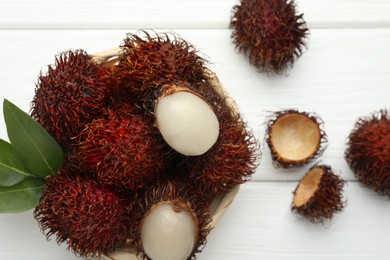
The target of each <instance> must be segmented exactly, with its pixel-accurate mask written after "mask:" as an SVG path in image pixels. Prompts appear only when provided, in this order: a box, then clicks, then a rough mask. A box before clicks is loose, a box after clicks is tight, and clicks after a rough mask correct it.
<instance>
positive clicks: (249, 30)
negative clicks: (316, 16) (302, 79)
mask: <svg viewBox="0 0 390 260" xmlns="http://www.w3.org/2000/svg"><path fill="white" fill-rule="evenodd" d="M230 28H231V29H232V30H233V32H232V36H231V37H232V39H233V43H234V44H235V46H236V48H237V49H238V50H239V51H240V52H243V53H244V54H245V55H246V56H247V57H248V58H249V61H250V63H251V64H253V65H254V66H255V67H257V68H258V69H259V70H260V71H262V72H275V73H276V74H281V73H282V72H284V71H285V70H286V69H287V68H289V67H292V65H293V63H294V61H295V60H296V59H297V58H298V57H300V56H301V55H302V48H303V47H304V46H305V38H306V37H307V34H308V29H307V28H306V23H305V21H304V20H303V14H297V12H296V7H295V3H294V1H293V0H241V1H240V4H239V5H236V6H234V7H233V9H232V17H231V22H230Z"/></svg>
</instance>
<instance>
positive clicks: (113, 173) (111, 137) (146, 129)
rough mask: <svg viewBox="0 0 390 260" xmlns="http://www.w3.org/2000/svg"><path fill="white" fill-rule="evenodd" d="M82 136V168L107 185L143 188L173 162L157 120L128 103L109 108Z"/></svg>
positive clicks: (80, 138)
mask: <svg viewBox="0 0 390 260" xmlns="http://www.w3.org/2000/svg"><path fill="white" fill-rule="evenodd" d="M130 107H131V106H130ZM78 139H79V144H78V146H79V147H78V158H79V160H80V161H81V164H82V168H84V169H85V170H86V171H89V172H94V173H95V174H96V176H97V178H98V179H99V181H101V182H102V183H104V184H106V185H116V186H123V187H126V188H127V189H130V190H138V189H142V188H145V187H147V186H148V185H150V183H153V182H155V181H157V180H158V179H159V177H160V175H161V173H162V171H163V170H164V169H165V168H166V167H167V165H168V164H169V158H167V157H169V156H168V153H167V152H166V151H167V145H166V144H165V142H164V140H163V139H162V137H161V135H160V133H159V132H158V130H157V129H156V128H155V127H154V126H153V122H152V121H151V120H150V119H149V118H148V117H145V116H143V115H140V114H136V113H133V110H132V109H131V108H127V107H126V106H124V107H123V109H121V110H116V111H112V110H111V109H108V110H107V113H106V114H105V115H104V116H103V117H101V118H99V119H95V120H93V121H92V122H91V123H89V124H88V125H87V126H86V127H85V129H84V130H83V131H82V132H81V134H80V136H79V138H78Z"/></svg>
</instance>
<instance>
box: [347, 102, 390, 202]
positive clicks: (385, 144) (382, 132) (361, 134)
mask: <svg viewBox="0 0 390 260" xmlns="http://www.w3.org/2000/svg"><path fill="white" fill-rule="evenodd" d="M345 159H346V161H347V163H348V165H349V167H350V168H351V169H352V171H353V172H354V174H355V176H356V178H357V179H358V180H359V181H360V182H361V183H362V184H363V185H364V186H366V187H368V188H370V189H372V190H374V191H375V192H377V193H378V194H380V195H385V196H388V197H390V113H389V111H388V110H384V109H383V110H380V111H379V112H375V113H373V114H372V115H371V116H368V117H361V118H359V119H358V120H357V122H356V123H355V126H354V128H353V130H352V131H351V133H350V135H349V137H348V141H347V148H346V150H345Z"/></svg>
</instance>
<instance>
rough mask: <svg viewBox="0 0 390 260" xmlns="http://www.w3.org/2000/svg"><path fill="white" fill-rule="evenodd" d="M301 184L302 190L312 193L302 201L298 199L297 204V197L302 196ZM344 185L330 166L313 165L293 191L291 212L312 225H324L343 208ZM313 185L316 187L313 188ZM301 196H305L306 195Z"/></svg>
mask: <svg viewBox="0 0 390 260" xmlns="http://www.w3.org/2000/svg"><path fill="white" fill-rule="evenodd" d="M313 180H315V181H313ZM302 183H305V184H304V185H305V187H304V189H306V190H307V189H308V188H311V189H313V190H314V192H313V194H312V196H310V197H309V198H305V200H304V201H301V199H299V203H298V196H302V194H300V188H301V185H303V184H302ZM345 183H346V182H345V181H344V180H343V179H341V178H340V177H339V176H337V175H335V174H334V172H333V170H332V168H331V167H330V166H328V165H314V166H313V167H311V168H310V169H309V171H308V173H307V174H306V175H305V176H304V177H303V178H302V180H301V181H300V182H299V184H298V186H297V188H296V189H295V191H294V201H293V203H292V205H291V208H292V211H293V212H296V213H298V214H301V215H302V216H303V217H305V218H306V219H308V220H309V221H310V222H312V223H322V224H324V223H325V222H327V221H330V220H331V219H332V218H333V216H334V214H335V213H339V212H341V211H342V210H343V209H344V207H345V201H344V200H343V188H344V185H345ZM314 185H317V186H316V187H314ZM303 193H305V192H303ZM306 193H307V191H306ZM303 196H306V194H305V195H303Z"/></svg>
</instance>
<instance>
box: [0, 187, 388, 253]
mask: <svg viewBox="0 0 390 260" xmlns="http://www.w3.org/2000/svg"><path fill="white" fill-rule="evenodd" d="M295 186H296V183H295V182H287V183H280V182H267V183H264V182H251V183H248V184H245V185H243V186H242V187H241V189H240V191H239V193H238V195H237V197H236V199H235V200H234V202H233V204H232V205H231V206H230V208H229V209H228V211H227V212H226V214H225V216H224V217H223V219H222V221H221V222H220V224H219V226H217V227H216V228H215V229H214V230H213V231H212V232H211V234H210V235H209V237H208V243H207V245H206V247H205V249H204V250H203V253H201V254H199V255H198V259H200V260H206V259H213V260H230V259H232V260H233V259H245V260H251V259H272V260H283V259H289V260H290V259H315V260H320V259H321V260H322V259H324V260H325V259H329V258H332V259H359V260H360V259H361V260H363V259H364V260H366V259H387V258H388V256H389V255H390V248H389V247H388V246H387V245H388V243H389V242H390V239H389V236H388V234H389V232H390V226H389V225H388V219H389V217H390V207H389V202H388V200H387V199H385V198H382V197H379V196H378V195H376V194H374V193H373V192H371V191H369V190H367V189H364V188H362V187H360V185H359V184H357V183H355V182H352V183H349V184H348V185H347V186H346V188H345V193H344V196H345V198H346V199H347V200H348V204H347V206H346V208H345V210H344V211H343V212H342V213H340V214H336V215H335V217H334V219H333V221H332V222H331V223H330V224H329V225H325V226H323V225H314V224H311V223H309V222H307V221H306V220H304V219H302V218H301V217H300V216H299V215H296V214H292V213H291V211H290V204H291V200H292V194H291V193H292V191H293V190H294V189H295ZM0 231H1V236H0V258H1V259H7V260H19V259H22V258H23V257H25V258H28V259H33V260H38V259H39V260H49V259H64V260H65V259H69V260H70V259H78V258H76V257H74V256H73V254H72V253H69V252H66V250H65V248H66V246H65V245H62V246H60V247H58V246H57V245H56V243H55V241H54V238H53V240H52V241H50V242H49V243H48V242H46V240H45V237H44V236H43V235H42V234H41V233H40V232H39V230H38V228H37V224H36V222H35V220H34V219H33V217H32V213H31V212H27V213H23V214H17V215H9V214H2V215H0Z"/></svg>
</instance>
